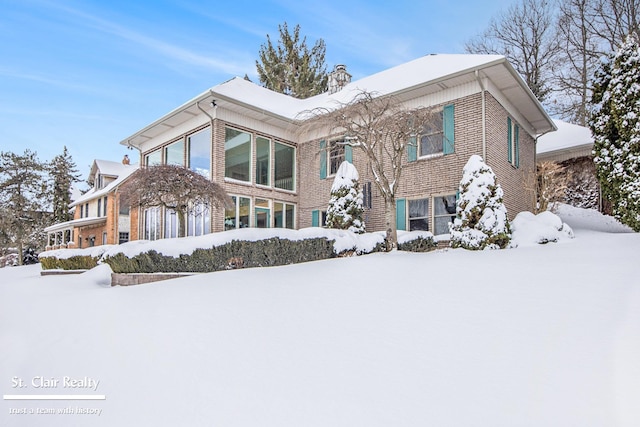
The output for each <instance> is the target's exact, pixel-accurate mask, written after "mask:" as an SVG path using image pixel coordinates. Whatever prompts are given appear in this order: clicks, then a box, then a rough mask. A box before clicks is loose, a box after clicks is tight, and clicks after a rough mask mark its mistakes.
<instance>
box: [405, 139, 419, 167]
mask: <svg viewBox="0 0 640 427" xmlns="http://www.w3.org/2000/svg"><path fill="white" fill-rule="evenodd" d="M416 160H418V143H417V138H416V137H415V136H412V137H410V138H409V143H408V144H407V161H409V162H415V161H416Z"/></svg>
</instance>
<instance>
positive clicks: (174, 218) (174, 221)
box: [164, 209, 178, 239]
mask: <svg viewBox="0 0 640 427" xmlns="http://www.w3.org/2000/svg"><path fill="white" fill-rule="evenodd" d="M164 237H165V238H166V239H173V238H175V237H178V215H177V214H176V211H174V210H173V209H167V210H166V211H165V214H164Z"/></svg>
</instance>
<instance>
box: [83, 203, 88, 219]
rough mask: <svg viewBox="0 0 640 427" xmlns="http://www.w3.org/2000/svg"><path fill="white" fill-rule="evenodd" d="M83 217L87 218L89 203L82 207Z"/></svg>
mask: <svg viewBox="0 0 640 427" xmlns="http://www.w3.org/2000/svg"><path fill="white" fill-rule="evenodd" d="M84 216H85V217H87V218H89V203H85V205H84Z"/></svg>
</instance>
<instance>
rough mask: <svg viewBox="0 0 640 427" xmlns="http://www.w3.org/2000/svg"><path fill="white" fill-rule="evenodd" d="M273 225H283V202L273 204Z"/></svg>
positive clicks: (277, 226) (280, 226)
mask: <svg viewBox="0 0 640 427" xmlns="http://www.w3.org/2000/svg"><path fill="white" fill-rule="evenodd" d="M273 225H274V227H276V228H282V227H284V204H282V203H278V202H275V203H274V204H273Z"/></svg>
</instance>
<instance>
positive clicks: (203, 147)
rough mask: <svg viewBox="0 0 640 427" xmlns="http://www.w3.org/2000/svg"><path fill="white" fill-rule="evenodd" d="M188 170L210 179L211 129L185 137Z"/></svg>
mask: <svg viewBox="0 0 640 427" xmlns="http://www.w3.org/2000/svg"><path fill="white" fill-rule="evenodd" d="M187 145H188V147H189V169H191V170H192V171H194V172H198V173H199V174H201V175H204V176H206V177H207V178H210V177H211V128H206V129H203V130H201V131H200V132H197V133H194V134H192V135H189V136H188V137H187Z"/></svg>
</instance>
